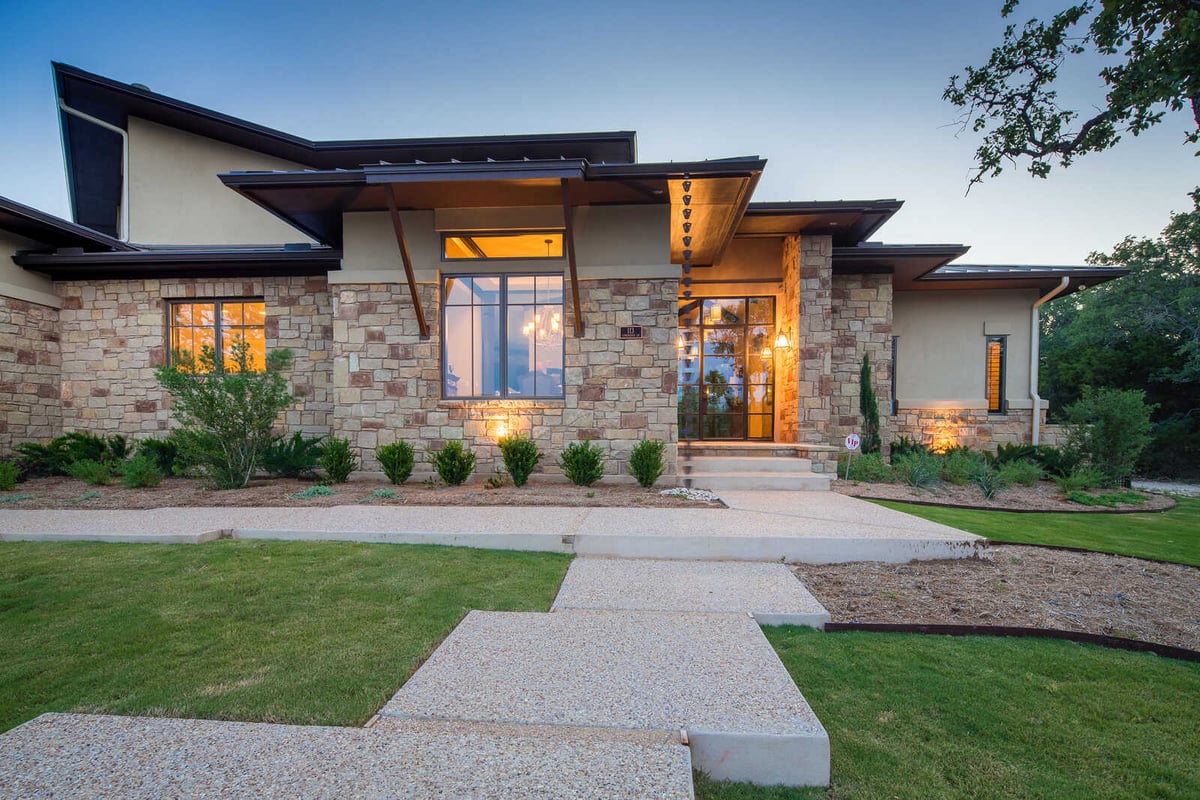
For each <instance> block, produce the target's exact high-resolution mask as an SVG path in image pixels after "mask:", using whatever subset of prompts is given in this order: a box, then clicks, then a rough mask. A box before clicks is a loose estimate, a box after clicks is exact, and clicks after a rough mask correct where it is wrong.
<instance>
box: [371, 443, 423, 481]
mask: <svg viewBox="0 0 1200 800" xmlns="http://www.w3.org/2000/svg"><path fill="white" fill-rule="evenodd" d="M375 458H376V459H378V460H379V464H380V466H382V467H383V474H384V475H386V476H387V479H388V480H389V481H391V482H392V483H394V484H396V485H397V486H399V485H400V484H402V483H404V482H405V481H406V480H408V479H409V477H411V476H412V471H413V464H414V462H415V457H414V450H413V446H412V445H411V444H409V443H408V442H405V441H397V442H392V443H391V444H383V445H380V446H379V447H376V448H375Z"/></svg>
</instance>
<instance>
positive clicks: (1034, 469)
mask: <svg viewBox="0 0 1200 800" xmlns="http://www.w3.org/2000/svg"><path fill="white" fill-rule="evenodd" d="M999 473H1000V477H1001V478H1002V479H1003V480H1004V481H1005V482H1006V483H1009V484H1013V483H1015V484H1017V485H1019V486H1037V485H1038V483H1039V482H1040V481H1041V480H1042V478H1044V477H1046V476H1045V473H1044V472H1042V468H1041V467H1039V466H1038V465H1037V464H1035V463H1033V462H1032V461H1029V460H1027V459H1024V458H1022V459H1018V460H1017V461H1009V462H1008V463H1006V464H1001V465H1000V466H999Z"/></svg>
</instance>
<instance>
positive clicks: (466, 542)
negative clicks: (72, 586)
mask: <svg viewBox="0 0 1200 800" xmlns="http://www.w3.org/2000/svg"><path fill="white" fill-rule="evenodd" d="M723 498H724V499H725V501H726V503H727V504H728V505H729V506H730V508H728V509H713V508H687V507H684V506H681V507H680V508H678V509H674V508H563V507H524V506H521V507H516V506H471V507H444V506H441V507H434V506H424V507H410V506H357V505H354V506H334V507H323V508H168V509H155V510H149V511H100V510H92V511H83V510H63V511H23V510H18V509H3V510H0V540H10V541H15V540H43V541H45V540H98V541H110V542H177V543H183V542H191V543H199V542H205V541H210V540H212V539H216V538H219V537H221V536H229V537H236V538H244V539H302V540H324V541H357V542H390V543H397V544H441V545H456V546H462V547H481V548H492V549H506V550H539V551H551V552H564V553H577V554H579V555H594V556H615V557H630V558H671V559H698V560H730V561H781V560H783V561H789V562H807V563H817V564H823V563H836V562H841V561H886V562H892V563H903V562H906V561H911V560H913V559H932V558H963V557H970V556H973V555H977V554H979V553H980V552H981V548H982V546H983V544H984V541H983V540H982V539H981V538H980V537H978V536H974V535H973V534H969V533H965V532H963V531H960V530H957V529H955V528H950V527H947V526H945V525H939V524H938V523H935V522H929V521H927V520H923V519H920V518H918V517H913V516H909V515H907V514H902V513H900V512H898V511H892V510H890V509H886V508H883V507H881V506H877V505H874V504H872V503H867V502H865V501H863V500H858V499H856V498H852V497H846V496H844V495H839V494H835V493H833V492H794V493H793V492H727V493H725V494H724V495H723Z"/></svg>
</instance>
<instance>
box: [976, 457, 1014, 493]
mask: <svg viewBox="0 0 1200 800" xmlns="http://www.w3.org/2000/svg"><path fill="white" fill-rule="evenodd" d="M971 483H974V484H975V485H976V486H978V487H979V491H980V492H982V493H983V496H984V497H986V498H987V499H988V500H991V499H993V498H994V497H995V496H996V495H997V494H999V493H1000V492H1001V491H1002V490H1004V489H1006V488H1008V485H1009V482H1008V479H1007V478H1006V477H1005V475H1004V473H1003V472H1001V471H1000V470H998V469H995V468H994V467H992V466H991V465H990V464H981V465H980V466H979V468H978V469H976V470H975V473H974V474H973V475H971Z"/></svg>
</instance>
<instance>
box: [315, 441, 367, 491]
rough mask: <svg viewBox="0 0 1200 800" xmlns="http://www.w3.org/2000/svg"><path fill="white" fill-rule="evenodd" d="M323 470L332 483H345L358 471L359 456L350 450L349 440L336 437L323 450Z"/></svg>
mask: <svg viewBox="0 0 1200 800" xmlns="http://www.w3.org/2000/svg"><path fill="white" fill-rule="evenodd" d="M321 469H323V470H325V477H326V478H328V479H329V481H330V482H331V483H345V482H346V481H347V480H349V479H350V473H351V472H354V470H356V469H358V456H356V455H355V454H354V451H353V450H351V449H350V440H349V439H339V438H337V437H334V438H332V439H330V440H329V441H328V442H326V443H325V446H324V447H322V448H321Z"/></svg>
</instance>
